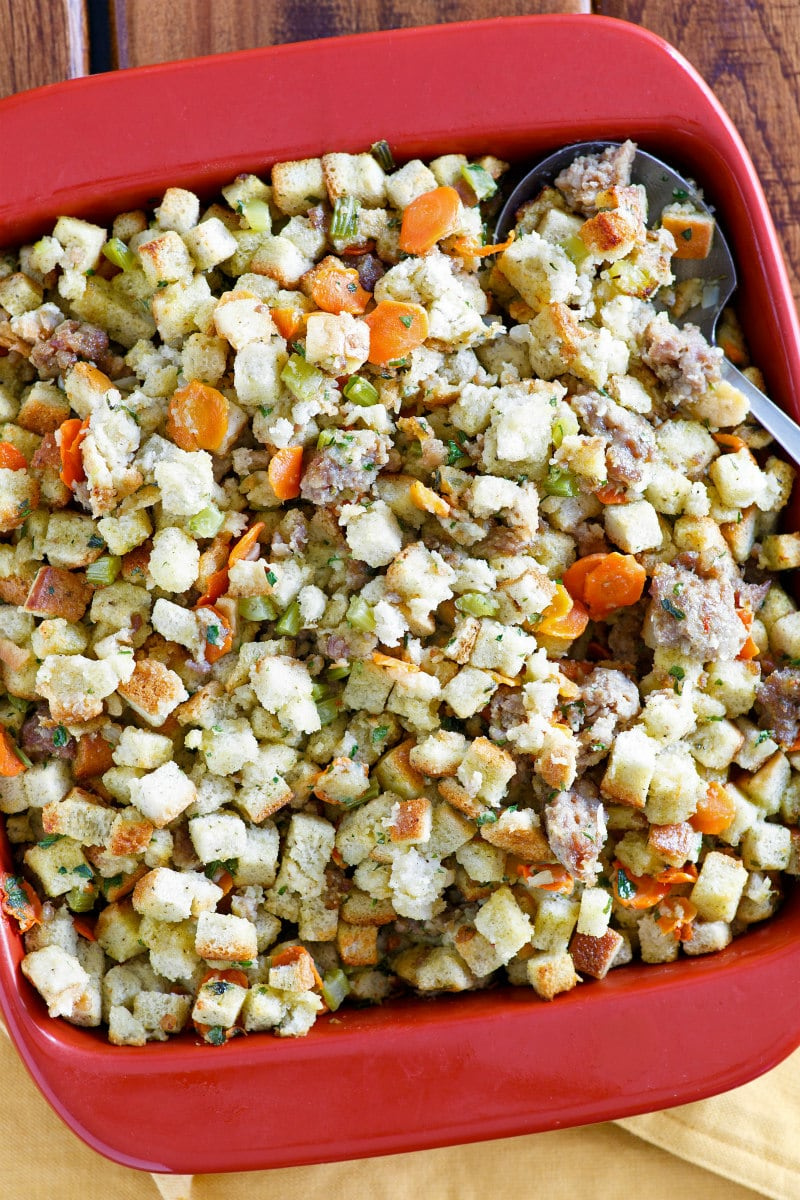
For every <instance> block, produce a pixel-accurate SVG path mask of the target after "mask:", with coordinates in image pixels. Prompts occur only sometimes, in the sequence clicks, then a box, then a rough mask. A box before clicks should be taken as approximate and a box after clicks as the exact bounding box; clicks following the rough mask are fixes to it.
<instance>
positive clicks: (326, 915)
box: [297, 892, 394, 942]
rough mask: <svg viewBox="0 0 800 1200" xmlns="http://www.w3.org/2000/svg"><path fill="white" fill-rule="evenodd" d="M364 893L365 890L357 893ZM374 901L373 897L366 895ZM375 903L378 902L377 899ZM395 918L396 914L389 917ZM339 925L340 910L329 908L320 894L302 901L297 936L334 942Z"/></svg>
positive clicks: (304, 939)
mask: <svg viewBox="0 0 800 1200" xmlns="http://www.w3.org/2000/svg"><path fill="white" fill-rule="evenodd" d="M357 894H358V895H362V896H363V895H364V893H363V892H359V893H357ZM365 899H367V900H368V901H369V903H370V904H371V903H372V899H371V897H369V896H367V897H365ZM375 903H378V902H377V901H376V902H375ZM389 919H390V920H394V914H392V916H391V917H390V918H389ZM338 927H339V912H338V910H337V909H335V908H328V907H327V906H326V904H325V901H324V900H323V899H322V897H320V896H313V897H309V898H308V899H306V900H301V902H300V919H299V921H298V922H297V936H298V937H299V938H301V939H302V940H303V941H304V942H306V941H307V942H334V941H335V940H336V930H337V929H338Z"/></svg>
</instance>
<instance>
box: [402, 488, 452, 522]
mask: <svg viewBox="0 0 800 1200" xmlns="http://www.w3.org/2000/svg"><path fill="white" fill-rule="evenodd" d="M408 498H409V500H410V501H411V503H412V504H413V505H414V507H415V508H418V509H420V510H421V511H422V512H428V513H433V515H434V516H435V517H446V516H448V514H449V512H450V505H449V504H448V503H447V501H446V500H444V499H443V498H442V497H441V496H440V495H439V494H438V492H434V491H433V489H432V488H429V487H426V486H425V484H424V483H421V482H420V481H419V479H415V480H414V482H413V483H412V484H411V487H410V488H409V489H408Z"/></svg>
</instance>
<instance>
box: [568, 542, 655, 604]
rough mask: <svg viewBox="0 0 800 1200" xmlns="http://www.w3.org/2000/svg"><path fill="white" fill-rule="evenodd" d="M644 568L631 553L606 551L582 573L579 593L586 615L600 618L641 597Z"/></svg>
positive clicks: (644, 579)
mask: <svg viewBox="0 0 800 1200" xmlns="http://www.w3.org/2000/svg"><path fill="white" fill-rule="evenodd" d="M646 579H647V572H646V571H645V569H644V567H643V566H642V565H641V563H638V562H637V561H636V559H635V558H634V557H633V555H632V554H617V553H612V554H608V555H606V557H605V558H604V559H603V561H602V562H600V563H598V564H597V565H596V566H595V567H594V568H593V570H591V571H590V572H589V573H588V575H587V576H586V582H585V583H584V586H583V597H584V602H585V604H586V607H587V608H588V610H589V615H590V616H592V617H594V618H595V619H597V620H602V619H603V618H604V617H607V616H608V615H609V613H612V612H616V610H617V609H618V608H628V607H629V606H630V605H631V604H635V603H636V601H637V600H640V599H641V596H642V592H643V591H644V585H645V581H646Z"/></svg>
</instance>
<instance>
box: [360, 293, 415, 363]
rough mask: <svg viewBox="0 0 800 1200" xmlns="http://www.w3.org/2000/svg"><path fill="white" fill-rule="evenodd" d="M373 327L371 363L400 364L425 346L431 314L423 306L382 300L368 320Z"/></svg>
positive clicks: (365, 318)
mask: <svg viewBox="0 0 800 1200" xmlns="http://www.w3.org/2000/svg"><path fill="white" fill-rule="evenodd" d="M364 323H365V324H366V325H368V326H369V333H370V337H369V361H370V362H371V363H376V364H378V365H380V364H383V363H392V362H397V361H398V360H399V359H401V358H403V357H404V355H406V354H409V353H410V352H411V351H412V350H416V349H417V347H418V346H421V345H422V343H423V342H424V341H425V339H426V337H427V336H428V314H427V313H426V312H425V309H424V308H423V307H422V305H420V304H403V303H401V302H400V301H399V300H381V302H380V304H377V305H376V306H375V308H373V310H372V312H371V313H367V315H366V317H364Z"/></svg>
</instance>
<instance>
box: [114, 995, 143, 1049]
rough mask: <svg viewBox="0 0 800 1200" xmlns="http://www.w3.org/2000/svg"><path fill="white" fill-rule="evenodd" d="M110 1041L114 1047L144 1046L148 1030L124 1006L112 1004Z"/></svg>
mask: <svg viewBox="0 0 800 1200" xmlns="http://www.w3.org/2000/svg"><path fill="white" fill-rule="evenodd" d="M108 1040H109V1041H110V1042H111V1044H112V1045H113V1046H144V1045H146V1043H147V1030H146V1029H145V1027H144V1025H142V1023H141V1021H137V1020H136V1018H135V1017H134V1015H133V1013H132V1012H130V1011H129V1010H128V1009H127V1008H125V1007H124V1006H123V1005H122V1004H112V1005H111V1007H110V1009H109V1010H108Z"/></svg>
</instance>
